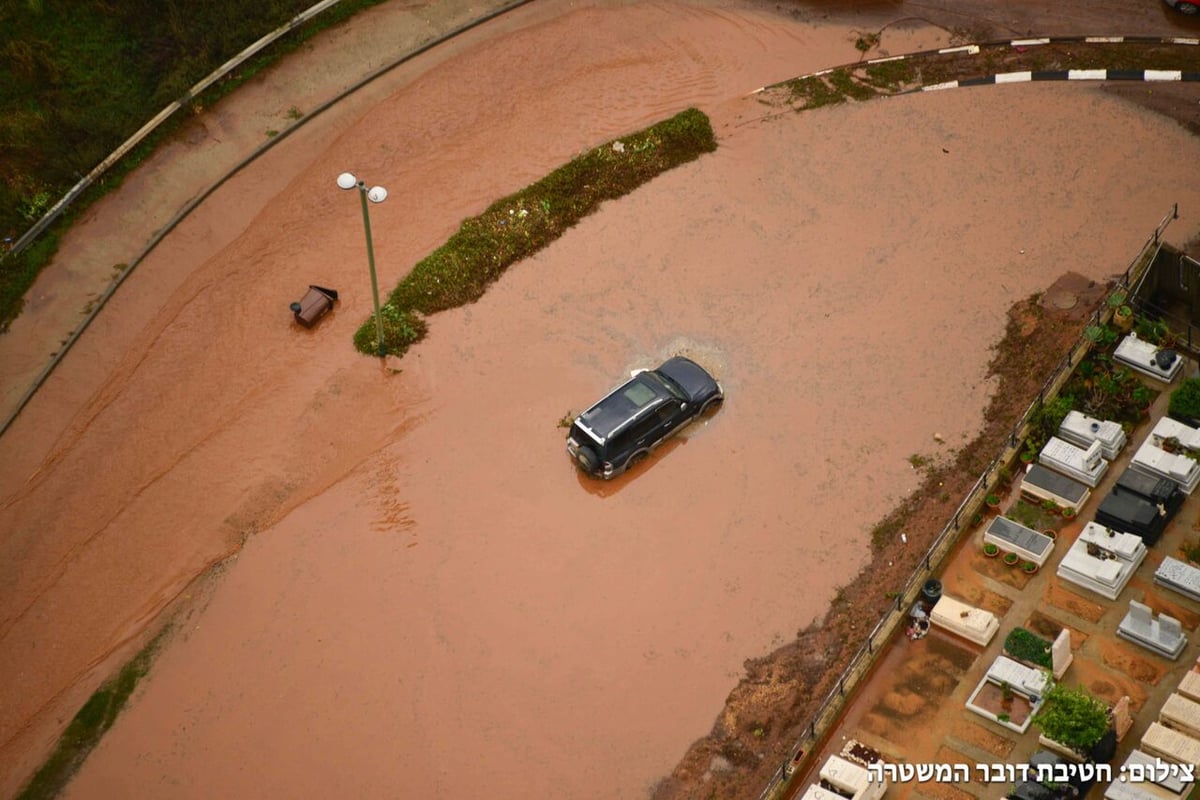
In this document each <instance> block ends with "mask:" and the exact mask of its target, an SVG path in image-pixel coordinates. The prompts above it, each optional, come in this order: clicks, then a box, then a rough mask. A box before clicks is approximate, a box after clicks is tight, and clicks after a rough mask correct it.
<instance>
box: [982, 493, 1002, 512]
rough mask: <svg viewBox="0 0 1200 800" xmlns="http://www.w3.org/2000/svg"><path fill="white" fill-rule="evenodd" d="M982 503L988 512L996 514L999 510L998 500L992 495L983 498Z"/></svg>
mask: <svg viewBox="0 0 1200 800" xmlns="http://www.w3.org/2000/svg"><path fill="white" fill-rule="evenodd" d="M983 502H984V503H985V504H986V505H987V508H988V511H991V512H996V511H999V510H1000V498H999V497H997V496H996V495H994V494H989V495H988V496H987V497H985V498H984V500H983Z"/></svg>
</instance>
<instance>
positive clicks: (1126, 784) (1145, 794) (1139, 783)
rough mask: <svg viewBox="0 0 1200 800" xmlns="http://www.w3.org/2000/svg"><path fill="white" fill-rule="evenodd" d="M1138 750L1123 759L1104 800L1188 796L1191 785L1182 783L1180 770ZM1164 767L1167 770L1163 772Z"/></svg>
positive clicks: (1161, 799)
mask: <svg viewBox="0 0 1200 800" xmlns="http://www.w3.org/2000/svg"><path fill="white" fill-rule="evenodd" d="M1171 766H1173V765H1165V764H1163V763H1161V761H1159V760H1156V759H1155V758H1154V757H1153V756H1149V755H1147V754H1146V753H1144V752H1142V751H1141V750H1134V751H1133V752H1131V753H1130V754H1129V757H1128V758H1127V759H1125V764H1124V766H1123V767H1121V768H1120V769H1119V770H1113V772H1114V773H1115V774H1116V775H1117V776H1118V777H1117V779H1116V780H1114V781H1113V782H1112V783H1110V784H1109V786H1108V788H1107V789H1105V790H1104V797H1105V798H1106V800H1184V798H1186V797H1188V795H1189V794H1191V791H1192V788H1193V787H1194V786H1195V785H1196V784H1195V781H1186V780H1184V779H1183V777H1182V770H1177V769H1170V767H1171ZM1164 767H1167V768H1166V769H1164Z"/></svg>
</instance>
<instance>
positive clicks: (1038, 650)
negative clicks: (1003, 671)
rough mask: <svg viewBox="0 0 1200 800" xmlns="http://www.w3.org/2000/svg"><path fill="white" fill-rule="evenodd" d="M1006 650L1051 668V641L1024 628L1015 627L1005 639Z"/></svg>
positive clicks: (1030, 661) (1011, 654) (1020, 657)
mask: <svg viewBox="0 0 1200 800" xmlns="http://www.w3.org/2000/svg"><path fill="white" fill-rule="evenodd" d="M1004 652H1006V653H1008V654H1009V655H1010V656H1012V657H1013V658H1018V659H1020V660H1022V661H1028V662H1029V663H1030V664H1034V665H1036V666H1039V667H1045V668H1046V669H1050V666H1051V663H1052V662H1051V658H1050V642H1047V641H1046V640H1045V639H1043V638H1042V637H1040V636H1038V635H1036V634H1033V633H1030V632H1029V631H1027V630H1025V629H1024V628H1013V629H1012V630H1011V631H1010V632H1009V634H1008V637H1007V638H1006V639H1005V640H1004Z"/></svg>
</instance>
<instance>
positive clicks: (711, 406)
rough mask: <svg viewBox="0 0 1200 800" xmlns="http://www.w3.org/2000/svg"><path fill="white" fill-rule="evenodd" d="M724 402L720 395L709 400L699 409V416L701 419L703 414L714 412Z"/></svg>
mask: <svg viewBox="0 0 1200 800" xmlns="http://www.w3.org/2000/svg"><path fill="white" fill-rule="evenodd" d="M724 400H725V398H724V397H721V396H720V395H717V396H716V397H712V398H709V400H708V402H706V403H705V404H704V405H703V406H701V407H700V416H702V417H703V416H704V415H705V414H708V413H709V412H710V411H713V410H715V409H716V408H717V407H718V406H720V405H721V403H722V402H724Z"/></svg>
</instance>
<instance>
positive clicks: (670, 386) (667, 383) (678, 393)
mask: <svg viewBox="0 0 1200 800" xmlns="http://www.w3.org/2000/svg"><path fill="white" fill-rule="evenodd" d="M653 375H654V377H656V378H658V382H659V383H661V384H662V385H663V388H664V389H666V390H667V391H668V392H670V393H671V394H673V395H675V397H677V398H679V399H680V400H687V399H688V398H687V394H686V393H685V392H684V391H683V387H682V386H680V385H679V384H678V383H676V382H675V381H673V380H671V379H670V378H669V377H667V376H666V375H664V374H662V373H661V372H655V373H653Z"/></svg>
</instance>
